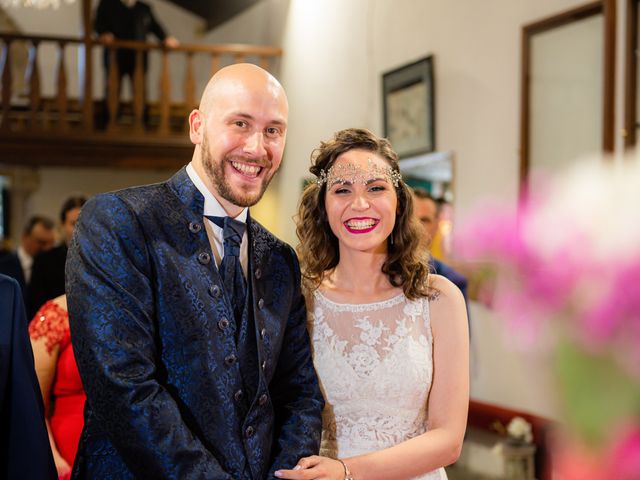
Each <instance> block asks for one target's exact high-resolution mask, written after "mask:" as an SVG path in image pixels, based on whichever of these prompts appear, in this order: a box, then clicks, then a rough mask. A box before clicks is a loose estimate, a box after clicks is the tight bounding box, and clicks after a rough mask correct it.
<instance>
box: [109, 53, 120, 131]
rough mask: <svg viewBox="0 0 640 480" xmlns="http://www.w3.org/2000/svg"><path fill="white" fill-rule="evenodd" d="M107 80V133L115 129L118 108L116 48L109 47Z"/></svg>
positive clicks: (118, 79)
mask: <svg viewBox="0 0 640 480" xmlns="http://www.w3.org/2000/svg"><path fill="white" fill-rule="evenodd" d="M108 48H109V79H108V86H107V97H108V98H107V110H108V113H109V123H108V125H107V130H108V131H113V130H115V128H116V122H117V120H118V107H119V103H120V78H119V75H118V59H117V58H116V57H117V55H116V53H117V48H116V47H114V46H109V47H108Z"/></svg>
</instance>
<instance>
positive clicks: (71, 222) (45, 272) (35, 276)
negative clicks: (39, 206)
mask: <svg viewBox="0 0 640 480" xmlns="http://www.w3.org/2000/svg"><path fill="white" fill-rule="evenodd" d="M86 201H87V199H86V198H85V197H84V196H82V195H76V196H72V197H69V198H68V199H67V200H65V202H64V203H63V204H62V209H61V211H60V222H61V226H62V243H61V244H60V245H58V246H57V247H54V248H52V249H51V250H48V251H46V252H43V253H41V254H40V255H38V256H36V257H35V259H34V261H33V268H32V271H31V283H30V284H29V290H28V294H27V314H28V315H29V318H31V317H33V316H34V315H35V313H36V312H37V311H38V309H39V308H40V307H41V306H42V305H43V304H44V303H45V302H46V301H47V300H51V299H52V298H56V297H59V296H60V295H63V294H64V265H65V262H66V261H67V246H68V244H69V242H70V241H71V237H72V236H73V230H74V228H75V226H76V221H77V220H78V216H79V215H80V209H81V208H82V206H83V205H84V204H85V202H86Z"/></svg>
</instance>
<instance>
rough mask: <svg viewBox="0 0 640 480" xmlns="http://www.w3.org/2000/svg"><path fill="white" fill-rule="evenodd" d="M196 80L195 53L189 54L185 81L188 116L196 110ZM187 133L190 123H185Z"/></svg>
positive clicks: (185, 100)
mask: <svg viewBox="0 0 640 480" xmlns="http://www.w3.org/2000/svg"><path fill="white" fill-rule="evenodd" d="M195 83H196V82H195V78H194V75H193V52H187V71H186V74H185V80H184V103H185V107H186V108H185V110H186V112H185V113H186V114H187V115H188V114H189V112H190V111H191V110H192V109H193V108H195V106H196V100H195V89H196V88H195ZM185 124H186V127H187V131H188V130H189V122H188V121H186V122H185Z"/></svg>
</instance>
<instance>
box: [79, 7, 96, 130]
mask: <svg viewBox="0 0 640 480" xmlns="http://www.w3.org/2000/svg"><path fill="white" fill-rule="evenodd" d="M91 31H92V26H91V0H82V34H83V45H82V46H81V47H80V48H81V49H82V52H81V53H79V54H78V60H79V61H78V76H79V79H80V92H81V93H80V95H81V99H80V100H81V101H82V126H83V129H84V131H85V132H90V131H92V130H93V40H92V39H91Z"/></svg>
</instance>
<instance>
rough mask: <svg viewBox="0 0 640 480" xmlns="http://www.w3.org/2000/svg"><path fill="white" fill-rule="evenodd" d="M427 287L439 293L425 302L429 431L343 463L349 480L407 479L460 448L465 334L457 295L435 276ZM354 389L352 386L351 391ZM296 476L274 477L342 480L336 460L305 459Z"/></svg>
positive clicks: (452, 457)
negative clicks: (430, 352)
mask: <svg viewBox="0 0 640 480" xmlns="http://www.w3.org/2000/svg"><path fill="white" fill-rule="evenodd" d="M431 278H432V282H433V283H432V285H433V287H435V288H436V289H437V290H438V291H439V292H440V293H439V295H438V297H437V298H436V299H434V300H432V301H431V302H430V318H431V328H432V331H433V365H434V367H433V383H432V386H431V393H430V395H429V404H428V422H429V430H428V431H427V432H426V433H423V434H422V435H419V436H417V437H415V438H412V439H410V440H407V441H405V442H402V443H400V444H398V445H396V446H393V447H390V448H387V449H384V450H380V451H377V452H373V453H369V454H366V455H360V456H357V457H352V458H346V459H343V461H344V463H345V464H346V465H347V467H348V468H349V470H350V471H351V474H352V476H353V478H354V480H393V479H405V478H411V477H414V476H417V475H420V474H425V473H427V472H430V471H432V470H435V469H437V468H439V467H444V466H447V465H450V464H451V463H453V462H455V461H456V459H457V458H458V456H459V454H460V449H461V448H462V441H463V439H464V432H465V429H466V425H467V410H468V406H469V331H468V323H467V310H466V307H465V303H464V299H463V297H462V294H461V293H460V290H459V289H458V288H457V287H456V286H455V285H453V284H452V283H451V282H449V281H448V280H446V279H445V278H443V277H440V276H438V275H432V276H431ZM354 388H357V385H354ZM298 465H299V466H300V467H301V469H299V470H295V471H294V470H285V471H280V472H277V473H281V475H277V476H279V477H280V478H287V479H292V480H303V479H305V480H306V479H318V480H320V479H322V480H329V479H335V480H343V479H344V478H345V474H344V468H343V466H342V464H341V463H340V462H338V461H337V460H333V459H329V458H325V457H318V456H313V457H307V458H303V459H301V460H300V461H299V462H298Z"/></svg>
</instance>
